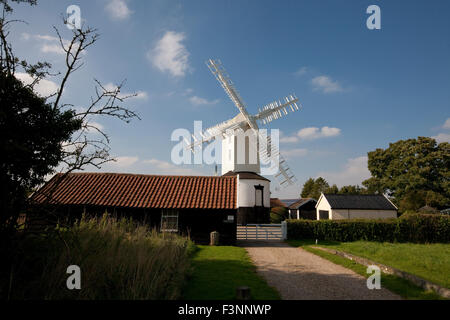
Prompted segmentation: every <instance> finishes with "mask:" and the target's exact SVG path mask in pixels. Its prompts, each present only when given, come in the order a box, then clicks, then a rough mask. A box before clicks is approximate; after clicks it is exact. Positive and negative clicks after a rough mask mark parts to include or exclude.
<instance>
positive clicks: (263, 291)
mask: <svg viewBox="0 0 450 320" xmlns="http://www.w3.org/2000/svg"><path fill="white" fill-rule="evenodd" d="M239 286H248V287H250V290H251V295H252V299H256V300H274V299H280V296H279V294H278V292H277V291H276V290H275V289H274V288H272V287H270V286H269V285H268V284H267V283H266V281H265V280H264V279H263V278H262V277H260V276H259V275H258V274H257V273H256V268H255V266H254V265H253V264H252V262H251V260H250V258H249V256H248V255H247V252H246V251H245V249H243V248H239V247H231V246H217V247H215V246H198V251H197V252H196V253H195V255H194V257H193V261H192V273H191V275H190V277H189V278H188V282H187V285H186V287H185V290H184V292H183V298H184V299H187V300H228V299H235V297H236V288H237V287H239Z"/></svg>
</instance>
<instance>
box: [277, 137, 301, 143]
mask: <svg viewBox="0 0 450 320" xmlns="http://www.w3.org/2000/svg"><path fill="white" fill-rule="evenodd" d="M280 142H281V143H295V142H298V137H297V136H287V137H280Z"/></svg>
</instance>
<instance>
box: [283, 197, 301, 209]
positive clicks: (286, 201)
mask: <svg viewBox="0 0 450 320" xmlns="http://www.w3.org/2000/svg"><path fill="white" fill-rule="evenodd" d="M281 201H282V202H283V203H284V204H285V205H286V206H288V207H289V206H290V205H291V204H293V203H295V202H297V201H298V198H297V199H282V200H281Z"/></svg>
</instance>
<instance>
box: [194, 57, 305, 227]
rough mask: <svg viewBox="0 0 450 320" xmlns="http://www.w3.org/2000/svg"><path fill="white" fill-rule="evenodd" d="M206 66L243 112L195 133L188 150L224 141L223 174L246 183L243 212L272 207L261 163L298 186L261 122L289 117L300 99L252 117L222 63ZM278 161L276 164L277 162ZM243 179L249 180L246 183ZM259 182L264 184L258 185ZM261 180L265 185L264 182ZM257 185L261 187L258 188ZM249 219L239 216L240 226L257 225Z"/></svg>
mask: <svg viewBox="0 0 450 320" xmlns="http://www.w3.org/2000/svg"><path fill="white" fill-rule="evenodd" d="M206 64H207V66H208V67H209V69H210V70H211V72H212V73H213V75H214V76H215V77H216V79H217V80H218V81H219V83H220V84H221V85H222V87H223V89H224V90H225V92H226V93H227V95H228V96H229V97H230V99H231V101H233V103H234V104H235V105H236V107H237V108H238V109H239V113H238V114H237V115H236V116H235V117H234V118H232V119H230V120H227V121H224V122H222V123H220V124H218V125H216V126H213V127H211V128H209V129H206V130H204V131H203V132H200V133H199V134H197V135H196V134H193V135H192V138H193V142H192V143H191V142H190V141H186V143H187V145H188V146H187V148H189V149H191V150H192V151H193V152H195V151H196V147H199V146H202V145H203V144H204V143H210V142H212V141H213V140H215V139H221V140H222V175H229V174H236V175H238V179H240V182H242V183H239V184H238V186H239V185H241V184H242V186H241V187H240V188H239V191H238V198H239V202H240V204H238V206H239V207H240V209H241V208H243V207H248V208H251V209H252V210H253V208H254V207H258V206H260V207H262V208H269V207H270V186H269V180H267V179H265V178H263V177H261V176H259V173H260V172H261V170H260V163H261V161H260V160H262V162H263V163H266V164H268V163H270V164H271V166H272V168H270V169H272V170H271V171H272V172H274V173H275V174H274V176H275V177H276V178H277V180H278V182H279V184H280V185H281V186H288V185H292V184H294V183H295V181H296V178H295V176H294V174H293V173H292V172H291V170H290V169H289V167H288V165H287V163H286V161H285V160H284V158H283V157H282V156H281V154H280V153H279V150H278V149H277V148H276V147H275V146H274V145H273V144H272V143H271V139H270V137H267V136H266V135H263V134H262V133H261V132H260V130H259V126H258V123H259V124H260V125H266V124H268V123H270V122H272V121H273V120H275V119H279V118H282V117H284V116H286V115H287V114H288V113H289V111H291V112H294V111H296V110H298V109H299V107H298V105H297V102H298V99H297V98H296V97H295V95H289V96H287V97H285V98H283V99H281V100H278V101H274V102H272V103H269V104H267V105H265V106H264V107H262V108H259V112H258V113H257V114H256V115H250V114H249V113H248V112H247V110H246V106H245V104H244V102H243V100H242V98H241V96H240V95H239V93H238V91H237V90H236V88H235V86H234V84H233V82H232V81H231V79H230V77H229V76H228V74H227V73H226V71H225V69H224V68H223V66H222V63H221V61H220V60H212V59H209V60H208V61H207V62H206ZM252 138H253V139H252ZM274 159H275V160H276V161H273V160H274ZM273 169H275V170H273ZM244 173H245V174H244ZM249 173H250V175H249ZM257 177H259V178H261V179H258V178H257ZM243 180H247V181H245V182H244V181H243ZM257 180H260V181H259V182H258V181H257ZM261 180H263V181H264V182H261ZM255 183H259V184H258V185H256V184H255ZM260 183H262V185H261V184H260ZM252 184H254V185H252ZM262 189H264V190H262ZM258 190H261V195H258ZM259 199H261V200H259ZM247 211H248V210H247ZM266 211H267V210H266ZM267 213H268V211H267ZM254 214H255V213H254V212H253V213H251V214H250V215H249V216H253V215H254ZM256 214H257V213H256ZM249 220H254V219H252V218H250V219H243V221H242V219H241V222H240V221H239V216H238V223H245V222H253V221H249ZM257 222H259V221H257Z"/></svg>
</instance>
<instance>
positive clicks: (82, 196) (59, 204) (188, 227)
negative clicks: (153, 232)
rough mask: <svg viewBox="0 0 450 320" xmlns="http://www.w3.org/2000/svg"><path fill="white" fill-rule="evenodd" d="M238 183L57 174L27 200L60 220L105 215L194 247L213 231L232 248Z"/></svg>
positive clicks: (227, 178)
mask: <svg viewBox="0 0 450 320" xmlns="http://www.w3.org/2000/svg"><path fill="white" fill-rule="evenodd" d="M238 181H239V180H238V178H237V177H236V176H231V175H229V176H222V177H211V176H160V175H142V174H119V173H69V174H68V175H66V176H63V175H61V174H57V175H55V176H54V177H53V178H52V179H50V180H49V181H48V182H47V183H46V184H45V185H44V186H43V187H42V188H41V189H40V190H38V191H37V192H36V193H34V194H33V195H32V197H31V201H32V203H33V204H34V205H35V209H37V210H39V209H40V208H42V206H44V205H46V206H49V207H51V208H52V210H53V211H54V212H55V213H56V214H57V217H60V218H61V219H66V218H68V219H70V220H71V221H74V219H79V218H80V217H81V216H82V214H83V213H86V214H88V215H102V214H104V213H105V212H107V213H110V214H111V215H113V216H117V217H132V218H133V219H134V220H137V221H141V222H144V223H146V224H149V225H150V226H151V227H153V228H156V229H158V230H160V231H163V232H176V233H180V234H184V235H189V236H190V237H191V239H193V240H194V241H195V242H197V243H208V241H209V235H210V232H212V231H218V232H219V233H220V242H221V244H234V243H235V241H236V229H237V226H236V222H237V214H238V195H237V185H238ZM254 200H255V199H254ZM256 200H257V199H256ZM241 201H243V200H242V199H241ZM260 201H262V200H260ZM252 204H253V203H252ZM268 205H269V200H268V199H267V206H268Z"/></svg>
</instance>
